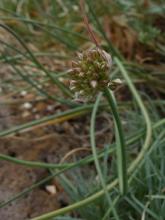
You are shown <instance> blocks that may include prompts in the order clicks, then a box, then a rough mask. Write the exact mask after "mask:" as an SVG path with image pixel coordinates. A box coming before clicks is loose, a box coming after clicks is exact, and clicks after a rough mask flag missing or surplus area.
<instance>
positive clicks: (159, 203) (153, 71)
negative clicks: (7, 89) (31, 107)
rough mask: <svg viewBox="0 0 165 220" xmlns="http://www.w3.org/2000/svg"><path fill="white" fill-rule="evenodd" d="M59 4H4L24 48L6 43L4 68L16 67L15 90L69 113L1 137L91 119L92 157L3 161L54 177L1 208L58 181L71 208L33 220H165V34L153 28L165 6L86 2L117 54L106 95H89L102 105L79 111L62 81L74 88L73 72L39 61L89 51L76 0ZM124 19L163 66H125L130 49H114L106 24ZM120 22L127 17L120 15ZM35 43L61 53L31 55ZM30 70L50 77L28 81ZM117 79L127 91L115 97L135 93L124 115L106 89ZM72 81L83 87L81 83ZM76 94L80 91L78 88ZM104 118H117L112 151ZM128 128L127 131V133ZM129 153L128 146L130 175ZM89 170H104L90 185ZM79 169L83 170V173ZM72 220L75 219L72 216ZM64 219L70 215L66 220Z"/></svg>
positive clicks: (100, 34) (123, 104)
mask: <svg viewBox="0 0 165 220" xmlns="http://www.w3.org/2000/svg"><path fill="white" fill-rule="evenodd" d="M59 2H60V1H51V4H48V5H47V3H46V1H41V2H40V3H37V2H36V1H1V3H0V7H1V8H0V16H1V20H3V22H4V23H3V24H1V28H3V29H5V31H6V33H8V34H9V35H12V36H13V38H14V39H15V40H14V41H17V46H15V44H14V43H12V42H6V41H5V40H4V39H3V40H1V42H0V43H1V44H3V47H4V48H5V50H4V51H3V53H2V54H1V56H0V62H1V63H3V64H4V63H5V64H8V65H10V66H11V67H12V69H13V72H14V74H15V75H14V76H13V81H12V82H5V81H3V82H1V84H2V85H3V83H5V85H6V84H7V85H8V84H9V85H11V84H12V83H13V82H14V77H15V76H17V77H18V78H19V79H23V80H24V81H25V82H26V83H27V89H31V88H32V89H33V90H34V89H35V90H36V92H37V94H38V95H40V96H44V97H45V98H46V99H53V100H54V101H55V102H57V103H60V105H65V106H67V110H66V111H63V112H61V113H58V114H54V115H50V116H47V117H43V118H41V119H39V120H34V121H31V122H28V123H25V124H20V125H18V126H15V127H12V128H10V129H8V130H4V131H1V132H0V136H1V137H6V136H7V135H14V134H16V132H18V131H19V132H20V133H22V134H23V133H24V132H27V130H31V129H33V128H35V127H38V126H45V125H46V124H47V123H50V122H51V121H53V123H60V122H62V121H65V120H69V119H72V118H75V117H81V115H83V114H91V112H92V114H91V127H90V139H91V147H92V152H93V153H92V154H91V155H89V156H87V157H85V158H84V159H82V160H80V161H74V162H72V163H65V164H50V163H44V162H39V161H33V162H32V161H26V160H20V159H17V158H13V157H11V156H7V155H2V154H1V155H0V159H1V160H7V161H10V162H12V163H16V164H19V165H23V166H29V167H36V168H44V169H48V170H49V171H50V175H49V176H48V177H47V178H45V179H43V180H41V181H40V182H37V183H35V184H33V185H32V186H31V187H29V188H27V189H25V190H24V191H22V192H20V193H19V194H17V195H15V196H13V197H12V198H9V199H8V200H5V201H3V202H2V203H1V204H0V207H5V206H6V205H8V204H10V203H11V202H12V201H15V200H16V199H21V198H22V197H23V196H24V195H25V194H27V193H29V192H30V191H32V190H33V189H35V188H36V187H38V186H40V185H42V184H44V183H46V182H47V181H49V180H51V179H53V178H54V177H56V178H58V179H59V180H60V182H61V184H62V185H63V187H64V189H65V190H66V192H67V193H68V195H69V198H70V203H71V204H70V205H69V206H67V207H65V208H62V209H59V210H56V211H53V212H50V213H47V214H45V215H43V216H39V217H36V218H34V220H41V219H57V220H58V219H63V220H64V219H67V220H69V219H75V220H76V219H90V220H91V219H96V220H97V219H98V220H100V219H103V220H105V219H109V218H112V219H130V220H132V219H159V220H160V219H161V220H163V219H165V214H164V207H165V202H164V201H165V200H164V196H163V193H164V184H165V178H164V164H165V160H164V157H163V156H162V155H163V154H164V144H165V139H164V130H163V125H164V123H165V121H164V119H162V115H163V113H164V102H163V100H162V95H163V94H164V92H165V90H164V84H163V83H162V81H163V71H162V69H161V64H162V60H163V59H164V49H163V48H164V47H163V43H162V42H163V41H162V36H163V34H162V33H161V30H160V29H159V26H158V27H154V19H156V18H157V19H158V18H159V16H160V17H161V18H163V16H164V15H163V13H162V5H161V3H159V2H158V3H155V2H153V1H148V2H149V3H148V5H147V6H146V8H145V7H144V5H143V4H142V3H139V1H134V2H132V1H127V3H126V2H125V1H115V2H114V3H112V4H111V5H110V4H106V3H107V1H106V0H105V1H100V0H99V1H95V2H92V1H86V7H87V9H88V16H89V18H90V21H91V23H92V25H93V26H92V27H93V29H94V32H95V34H96V37H97V38H98V39H101V40H100V41H101V44H102V45H103V47H104V49H105V50H106V51H108V52H111V54H112V57H113V61H114V65H113V67H112V69H111V72H110V76H112V78H109V71H107V72H106V83H105V84H104V85H103V87H105V88H103V87H101V89H98V88H97V89H96V91H95V88H96V87H97V86H95V85H96V83H92V85H93V87H91V89H92V90H90V92H89V93H91V91H94V94H92V97H93V96H95V97H96V102H95V103H90V104H89V103H83V104H78V103H76V102H75V101H74V100H73V95H74V94H73V91H71V90H70V89H69V86H68V84H67V83H63V82H61V81H60V80H59V79H60V77H63V79H64V80H66V81H68V78H69V73H68V72H67V68H66V69H65V70H62V71H61V72H60V71H57V72H55V71H52V70H51V69H49V68H47V67H45V66H44V65H43V64H42V62H40V60H39V58H40V56H45V57H53V59H54V58H55V59H57V58H58V57H59V56H60V54H59V51H62V52H63V54H64V55H63V56H62V57H61V56H60V59H62V60H65V61H70V60H71V59H72V57H73V52H75V51H78V50H84V48H86V47H87V46H86V44H87V43H89V42H88V41H89V40H88V38H87V37H86V36H85V35H86V30H85V28H82V25H81V22H82V18H81V17H80V16H79V7H78V3H77V1H61V2H62V3H63V4H60V3H59ZM160 2H161V1H160ZM48 6H49V7H48ZM73 6H74V7H73ZM77 8H78V9H77ZM100 9H101V10H100ZM119 14H122V16H124V18H125V19H124V21H125V22H126V23H125V24H124V25H126V26H125V28H127V30H130V29H131V30H132V29H134V31H135V32H136V33H137V32H138V33H139V34H138V41H140V45H141V44H142V46H143V48H147V49H145V50H150V51H152V53H153V54H157V57H158V58H160V60H159V61H154V60H152V61H147V59H148V58H149V57H145V58H146V62H145V60H143V59H141V61H140V62H141V63H140V64H139V63H138V62H136V63H135V61H136V59H135V57H133V58H132V60H131V62H130V61H127V60H126V59H124V56H125V51H124V49H121V48H120V47H119V48H118V47H117V46H114V45H117V43H118V44H120V39H121V36H119V37H118V39H117V40H116V42H114V44H113V43H112V42H111V41H110V39H109V37H108V33H106V31H105V29H104V25H103V24H104V17H105V16H109V17H110V19H111V20H112V21H113V22H112V25H114V23H115V22H114V16H119ZM119 18H121V17H120V16H119ZM151 18H152V19H151ZM120 25H121V24H119V23H118V24H116V26H113V27H112V28H114V30H118V31H119V32H120V30H121V27H120ZM77 30H78V32H77ZM120 33H122V32H120ZM131 33H132V32H131ZM20 35H22V36H20ZM38 36H39V37H38ZM34 39H37V40H36V41H37V42H36V43H35V45H36V46H37V47H38V48H40V50H42V51H44V50H45V49H44V48H48V51H49V50H50V51H52V49H51V46H52V45H53V50H56V51H55V52H54V51H53V52H51V53H50V52H48V51H44V52H42V53H40V52H36V51H33V50H31V49H30V48H29V42H33V41H34ZM14 41H13V42H14ZM45 42H47V45H45ZM49 44H50V46H49ZM18 45H19V46H18ZM138 45H139V44H138ZM90 46H91V44H90ZM83 47H84V48H83ZM144 54H146V53H144ZM142 58H143V56H142ZM151 62H153V64H154V65H156V68H155V67H153V66H150V65H149V64H150V63H151ZM25 63H28V65H29V66H31V67H35V68H36V69H37V70H38V73H39V75H40V73H41V72H42V73H43V76H42V77H41V78H40V79H38V78H37V77H35V72H33V71H32V72H31V73H30V74H29V71H28V70H27V69H25V68H24V64H25ZM76 68H77V67H76ZM99 71H100V69H99ZM76 73H77V72H76ZM116 78H121V79H122V82H123V84H122V88H121V89H123V91H124V92H120V87H119V91H117V92H116V94H117V98H118V97H120V96H121V95H123V94H125V93H127V92H128V90H130V93H131V95H130V93H128V97H126V99H127V100H128V101H127V100H124V101H123V100H122V99H121V100H120V103H119V104H120V105H119V107H120V108H117V106H116V102H115V101H114V97H113V95H112V92H111V91H109V89H108V88H107V87H108V83H109V80H114V79H116ZM72 80H77V78H75V79H72ZM90 80H91V79H90ZM45 82H48V83H49V85H51V86H49V87H45V86H44V85H45ZM80 83H81V82H80ZM111 85H112V84H111ZM52 86H53V87H55V88H58V91H59V94H56V95H54V94H53V93H52V91H51V90H50V87H52ZM80 86H81V85H80ZM106 86H107V87H106ZM12 88H13V90H15V89H16V88H14V85H13V84H12ZM20 89H21V88H17V89H16V90H17V91H15V92H16V93H17V92H20ZM76 89H79V88H78V87H76ZM93 89H94V90H93ZM98 90H99V92H100V91H101V92H102V93H103V94H104V97H105V98H106V99H107V100H108V103H109V104H108V105H107V102H105V99H101V95H100V94H99V92H98ZM79 91H81V89H80V90H79ZM98 94H99V95H98ZM144 94H145V95H144ZM85 95H86V94H85ZM90 95H91V94H90ZM149 97H150V98H149ZM109 106H110V107H109ZM97 111H100V112H101V111H107V112H110V114H111V116H113V117H114V121H115V130H114V135H115V136H116V141H115V142H113V143H109V144H108V147H107V148H106V147H105V146H104V149H103V150H99V149H97V148H96V145H97V143H96V141H95V121H96V120H97V115H96V114H97ZM130 115H131V117H130ZM137 118H138V122H137ZM121 127H123V128H124V134H123V131H122V129H121ZM123 146H126V158H127V164H128V165H127V170H126V164H125V159H126V158H125V150H124V147H123ZM116 150H117V160H116V154H115V152H116ZM109 157H111V158H113V160H112V164H111V165H110V164H109V163H108V158H109ZM89 163H90V164H95V165H96V171H97V172H94V173H92V175H91V178H90V173H89V175H84V172H82V169H84V170H86V169H89V168H86V167H87V165H88V164H89ZM116 166H117V167H118V170H117V169H116ZM82 167H83V168H82ZM50 169H51V170H50ZM76 170H78V173H77V171H76ZM108 170H110V171H111V175H109V173H108V172H107V171H108ZM66 172H67V174H66ZM91 172H93V170H92V171H91ZM126 173H127V176H126ZM73 176H74V178H73ZM87 176H88V178H87ZM97 176H99V180H97ZM127 179H128V187H127V193H126V194H125V195H124V196H123V195H122V194H124V193H125V192H126V186H127ZM118 185H119V186H120V188H119V187H118ZM75 186H76V187H75ZM75 210H77V211H75ZM66 213H67V214H66ZM73 213H74V216H75V217H73V216H72V215H73ZM157 213H159V215H158V214H157ZM65 214H66V216H64V215H65ZM71 216H72V217H71ZM76 216H78V217H76Z"/></svg>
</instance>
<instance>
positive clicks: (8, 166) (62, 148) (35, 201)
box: [0, 93, 113, 220]
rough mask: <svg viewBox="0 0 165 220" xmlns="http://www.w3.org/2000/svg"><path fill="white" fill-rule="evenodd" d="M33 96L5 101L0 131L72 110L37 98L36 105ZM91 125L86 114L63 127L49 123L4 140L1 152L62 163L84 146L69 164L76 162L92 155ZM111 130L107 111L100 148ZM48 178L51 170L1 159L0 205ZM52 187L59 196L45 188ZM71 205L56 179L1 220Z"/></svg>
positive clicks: (99, 128)
mask: <svg viewBox="0 0 165 220" xmlns="http://www.w3.org/2000/svg"><path fill="white" fill-rule="evenodd" d="M4 97H5V96H4ZM29 97H30V98H29ZM31 97H33V94H30V93H29V94H26V95H25V96H24V97H21V95H20V94H19V95H14V96H13V97H12V99H11V98H10V104H8V103H7V102H6V100H7V99H5V98H3V97H2V98H1V100H0V105H1V107H0V130H1V131H2V130H6V129H9V128H11V127H13V126H15V125H18V124H22V123H23V122H28V121H32V120H34V119H36V118H39V117H43V116H46V115H51V114H55V113H56V112H59V111H63V110H66V109H67V107H64V106H60V105H59V104H57V103H55V102H53V101H47V100H46V99H45V100H42V99H41V101H35V100H34V97H33V101H32V102H30V101H29V100H30V99H31ZM36 100H38V97H36ZM27 102H28V103H30V104H31V108H30V109H26V108H25V107H26V105H25V106H24V105H23V104H24V103H27ZM89 124H90V114H87V115H84V116H81V117H80V118H76V119H71V120H70V121H64V122H62V123H59V124H53V123H52V124H47V125H45V126H43V127H40V128H36V129H34V130H32V131H28V132H24V133H17V134H15V135H12V136H7V137H1V138H0V152H1V153H2V154H6V155H10V156H13V157H16V158H19V159H25V160H30V161H43V162H52V163H59V162H60V161H61V160H62V158H63V159H64V157H65V156H66V155H67V154H68V153H69V152H70V151H72V150H74V149H78V148H80V151H77V152H75V153H73V154H72V155H71V156H70V157H69V158H68V159H66V162H68V161H73V156H74V158H76V159H80V158H82V157H84V156H86V155H87V154H89V152H90V142H89ZM111 129H112V122H111V120H110V117H109V115H108V113H105V112H103V113H102V114H100V115H99V116H98V119H97V124H96V132H97V144H98V147H100V148H102V147H103V146H104V144H106V143H109V141H110V140H112V138H113V137H112V132H111ZM103 133H104V134H103ZM86 148H89V149H88V151H85V150H83V149H86ZM81 149H82V150H81ZM48 175H50V171H49V170H46V169H39V168H29V167H24V166H20V165H16V164H13V163H10V162H7V161H0V183H1V184H0V202H5V201H7V200H9V199H10V198H12V197H13V196H14V195H16V194H18V193H20V192H22V191H23V190H24V189H26V188H28V187H29V186H31V185H32V184H34V183H37V182H38V181H40V180H41V179H43V178H45V177H46V176H48ZM48 185H51V186H54V187H55V190H56V192H55V193H50V192H48V191H47V190H46V188H47V186H48ZM67 203H68V198H67V195H66V193H65V192H64V189H63V188H62V186H61V185H60V184H59V182H58V180H57V179H52V180H51V181H49V182H48V183H46V184H44V185H42V186H40V187H37V188H35V189H33V190H32V191H31V192H29V193H27V194H25V195H24V196H23V198H20V199H17V200H15V201H13V202H10V203H9V204H8V205H7V206H5V207H2V208H1V209H0V216H1V218H0V219H3V220H24V219H30V218H32V217H35V216H39V215H41V214H43V213H46V212H49V211H52V210H55V209H58V208H60V207H63V206H65V205H67Z"/></svg>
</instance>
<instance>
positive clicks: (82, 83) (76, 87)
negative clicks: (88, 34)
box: [70, 48, 116, 100]
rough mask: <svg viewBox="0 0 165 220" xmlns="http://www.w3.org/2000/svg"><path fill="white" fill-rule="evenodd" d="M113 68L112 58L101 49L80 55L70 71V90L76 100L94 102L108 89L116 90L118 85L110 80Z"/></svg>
mask: <svg viewBox="0 0 165 220" xmlns="http://www.w3.org/2000/svg"><path fill="white" fill-rule="evenodd" d="M111 66H112V58H111V56H110V55H109V54H108V53H106V52H105V51H103V50H101V49H99V48H96V49H90V50H87V51H85V52H83V53H79V54H78V59H77V61H76V62H72V69H71V70H70V79H71V81H70V89H71V90H72V91H73V92H75V96H76V98H78V99H82V100H93V99H94V98H95V97H96V95H97V94H98V93H99V92H100V91H103V90H104V89H105V88H106V87H109V88H111V86H112V87H113V88H114V87H115V85H116V84H115V83H113V81H111V80H110V79H109V71H110V69H111Z"/></svg>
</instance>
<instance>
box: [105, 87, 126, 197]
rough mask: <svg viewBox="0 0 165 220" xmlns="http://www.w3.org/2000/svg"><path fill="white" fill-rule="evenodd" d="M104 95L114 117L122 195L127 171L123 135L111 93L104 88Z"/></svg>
mask: <svg viewBox="0 0 165 220" xmlns="http://www.w3.org/2000/svg"><path fill="white" fill-rule="evenodd" d="M104 95H105V97H106V98H107V101H108V103H109V105H110V107H111V111H112V114H113V117H114V123H115V130H116V132H115V133H116V142H117V144H116V147H117V148H116V150H117V166H118V178H119V187H120V192H121V194H122V195H123V194H125V193H126V192H127V171H126V153H125V140H124V134H123V129H122V124H121V121H120V117H119V114H118V110H117V106H116V103H115V100H114V97H113V94H112V92H111V91H110V90H109V89H107V88H106V89H105V90H104Z"/></svg>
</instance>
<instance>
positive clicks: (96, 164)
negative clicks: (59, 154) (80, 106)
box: [90, 93, 119, 219]
mask: <svg viewBox="0 0 165 220" xmlns="http://www.w3.org/2000/svg"><path fill="white" fill-rule="evenodd" d="M101 96H102V94H101V93H100V94H99V95H98V97H97V99H96V102H95V104H94V107H93V111H92V116H91V126H90V140H91V147H92V153H93V158H94V162H95V167H96V170H97V173H98V176H99V179H100V182H101V185H102V188H103V190H104V193H105V196H106V199H107V201H108V204H109V206H110V207H111V208H112V212H113V215H114V217H115V219H119V217H118V214H117V212H116V209H115V208H114V205H113V203H112V200H111V197H110V195H109V193H108V190H107V186H106V182H105V180H104V177H103V174H102V171H101V167H100V164H99V159H98V154H97V149H96V139H95V121H96V113H97V110H98V107H99V102H100V99H101Z"/></svg>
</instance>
